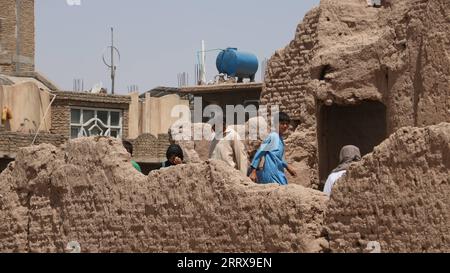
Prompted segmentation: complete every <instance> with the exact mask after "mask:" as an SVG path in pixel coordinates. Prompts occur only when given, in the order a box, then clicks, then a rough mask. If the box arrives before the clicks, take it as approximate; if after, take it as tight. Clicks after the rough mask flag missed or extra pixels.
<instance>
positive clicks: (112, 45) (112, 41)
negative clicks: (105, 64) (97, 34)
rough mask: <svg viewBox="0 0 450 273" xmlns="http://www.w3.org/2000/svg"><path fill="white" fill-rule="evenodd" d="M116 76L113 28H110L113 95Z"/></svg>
mask: <svg viewBox="0 0 450 273" xmlns="http://www.w3.org/2000/svg"><path fill="white" fill-rule="evenodd" d="M115 77H116V67H115V65H114V28H111V92H112V94H113V95H114V80H115Z"/></svg>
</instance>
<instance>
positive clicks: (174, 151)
mask: <svg viewBox="0 0 450 273" xmlns="http://www.w3.org/2000/svg"><path fill="white" fill-rule="evenodd" d="M166 157H167V160H168V161H169V162H170V163H172V164H176V162H177V160H176V159H177V158H179V159H181V161H183V160H184V155H183V149H181V147H180V145H178V144H172V145H170V146H169V148H168V149H167V152H166Z"/></svg>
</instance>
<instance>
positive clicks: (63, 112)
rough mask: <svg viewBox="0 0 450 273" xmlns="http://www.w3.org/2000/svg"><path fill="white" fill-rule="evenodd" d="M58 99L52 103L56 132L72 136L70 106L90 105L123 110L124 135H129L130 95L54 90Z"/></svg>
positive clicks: (54, 129) (89, 106) (54, 131)
mask: <svg viewBox="0 0 450 273" xmlns="http://www.w3.org/2000/svg"><path fill="white" fill-rule="evenodd" d="M53 94H55V95H56V100H55V102H54V103H53V104H52V109H51V113H52V128H51V132H52V133H54V134H61V135H65V136H67V138H70V108H71V107H88V108H103V109H118V110H122V132H123V133H122V137H123V138H127V137H128V126H129V125H128V118H129V113H128V111H129V105H130V103H131V98H130V97H129V96H119V95H103V94H90V93H76V92H53Z"/></svg>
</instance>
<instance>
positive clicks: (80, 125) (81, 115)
mask: <svg viewBox="0 0 450 273" xmlns="http://www.w3.org/2000/svg"><path fill="white" fill-rule="evenodd" d="M89 136H110V137H115V138H121V137H122V111H121V110H109V109H90V108H72V109H70V138H71V139H74V138H78V137H89Z"/></svg>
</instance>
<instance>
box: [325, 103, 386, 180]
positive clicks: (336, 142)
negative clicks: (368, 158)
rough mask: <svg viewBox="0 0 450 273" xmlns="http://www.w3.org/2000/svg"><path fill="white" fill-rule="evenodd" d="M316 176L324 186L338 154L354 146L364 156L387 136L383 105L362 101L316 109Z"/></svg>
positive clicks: (337, 161)
mask: <svg viewBox="0 0 450 273" xmlns="http://www.w3.org/2000/svg"><path fill="white" fill-rule="evenodd" d="M317 114H318V119H317V120H318V126H317V130H318V132H317V133H318V134H317V137H318V144H319V176H320V181H321V184H322V186H323V184H324V182H325V180H326V179H327V177H328V175H329V174H330V172H331V171H332V170H333V169H334V168H336V166H337V165H338V164H339V152H340V150H341V148H342V147H343V146H345V145H355V146H358V147H359V149H360V150H361V154H362V155H363V156H364V155H366V154H368V153H371V152H372V151H373V148H374V147H375V146H377V145H379V144H380V143H381V142H382V141H384V140H385V139H386V137H387V128H386V106H385V105H384V104H382V103H381V102H374V101H364V102H362V103H361V104H358V105H351V106H341V105H332V106H326V105H321V106H320V108H319V109H318V113H317Z"/></svg>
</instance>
